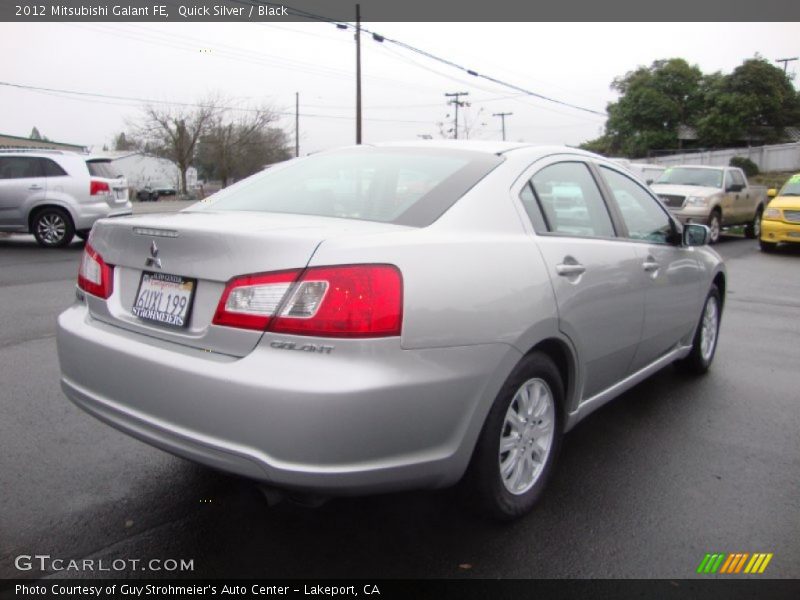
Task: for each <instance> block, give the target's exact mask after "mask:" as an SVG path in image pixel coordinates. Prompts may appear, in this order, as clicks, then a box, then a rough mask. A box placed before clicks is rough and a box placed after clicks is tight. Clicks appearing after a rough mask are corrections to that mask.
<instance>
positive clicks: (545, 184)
mask: <svg viewBox="0 0 800 600" xmlns="http://www.w3.org/2000/svg"><path fill="white" fill-rule="evenodd" d="M707 237H708V231H707V229H706V228H705V227H704V226H702V225H687V226H685V227H682V226H681V225H680V223H678V222H677V221H676V220H675V219H674V218H673V217H672V216H671V215H670V214H669V212H668V211H667V210H665V209H664V207H663V206H662V205H661V204H660V202H659V201H658V199H657V198H656V197H655V196H654V195H653V194H652V193H651V192H650V191H649V190H648V189H647V187H646V186H644V185H643V184H642V183H641V182H640V181H639V180H638V178H636V177H635V176H634V175H632V174H631V173H630V172H628V171H626V170H625V169H624V168H623V167H621V166H619V165H617V164H615V163H613V162H610V161H608V160H605V159H604V158H602V157H600V156H597V155H594V154H590V153H587V152H582V151H579V150H575V149H572V148H563V147H535V146H529V145H523V144H510V143H502V144H501V143H488V142H487V143H470V142H431V143H416V144H411V143H409V144H391V145H376V146H359V147H353V148H344V149H341V150H336V151H330V152H324V153H320V154H316V155H313V156H310V157H306V158H301V159H296V160H292V161H288V162H286V163H283V164H281V165H278V166H274V167H272V168H270V169H268V170H266V171H264V172H262V173H259V174H257V175H254V176H252V177H250V178H248V179H246V180H244V181H241V182H239V183H237V184H236V185H233V186H231V187H229V188H227V189H224V190H222V191H221V192H219V193H217V194H215V195H213V196H211V197H209V198H208V199H206V200H204V201H203V202H201V203H198V204H196V205H194V206H192V207H190V208H188V209H186V210H183V211H181V212H179V213H174V214H163V213H162V214H153V215H142V216H135V217H130V218H117V219H108V220H102V221H99V222H98V223H97V224H96V225H95V227H94V229H93V230H92V233H91V236H90V238H89V241H88V243H87V244H86V248H85V251H84V255H83V258H82V262H81V267H80V273H79V277H78V284H77V300H76V302H75V304H74V305H73V306H72V307H70V308H69V309H67V310H66V311H65V312H64V313H63V314H62V315H61V316H60V317H59V322H58V351H59V358H60V363H61V373H62V376H61V382H62V386H63V389H64V391H65V393H66V394H67V396H68V397H69V398H70V399H71V400H72V401H73V402H75V403H76V404H77V405H78V406H80V407H81V408H83V409H85V410H86V411H87V412H89V413H91V414H93V415H94V416H96V417H98V418H99V419H100V420H102V421H105V422H106V423H108V424H110V425H112V426H114V427H116V428H118V429H120V430H122V431H124V432H126V433H129V434H130V435H133V436H135V437H137V438H139V439H141V440H143V441H145V442H147V443H150V444H152V445H155V446H158V447H159V448H163V449H164V450H167V451H169V452H172V453H174V454H177V455H180V456H184V457H187V458H189V459H191V460H194V461H197V462H200V463H204V464H206V465H209V466H212V467H215V468H218V469H223V470H226V471H230V472H234V473H238V474H241V475H244V476H246V477H250V478H253V479H255V480H259V481H260V482H262V484H263V485H266V486H269V487H271V488H275V489H278V490H289V491H291V493H295V494H297V493H313V494H323V495H336V494H365V493H373V492H384V491H391V490H400V489H409V488H438V487H444V486H449V485H453V484H455V483H457V482H459V481H463V483H464V485H465V486H466V487H467V488H468V490H469V492H468V493H469V494H470V498H472V499H474V500H475V501H476V502H477V503H479V504H480V506H481V507H483V508H484V509H485V510H486V511H488V512H489V513H490V514H493V515H495V516H497V517H500V518H513V517H517V516H520V515H522V514H524V513H525V512H526V511H528V510H529V509H530V508H531V507H532V506H533V504H534V503H535V502H536V500H537V498H538V497H539V496H540V495H541V493H542V491H543V489H544V487H545V485H546V483H547V481H548V479H549V477H550V475H551V473H552V471H553V465H554V463H555V461H556V458H557V455H558V450H559V446H560V444H561V441H562V438H563V435H564V433H565V432H567V431H568V430H569V429H570V428H571V427H573V426H574V425H575V424H576V423H577V422H578V421H580V420H581V419H583V418H584V417H586V415H588V414H589V413H591V412H592V411H594V410H595V409H597V408H598V407H600V406H602V405H603V404H605V403H606V402H607V401H609V400H611V399H612V398H614V397H615V396H618V395H619V394H621V393H622V392H624V391H625V390H627V389H629V388H630V387H632V386H633V385H635V384H636V383H638V382H639V381H641V380H642V379H644V378H646V377H648V376H649V375H651V374H652V373H654V372H656V371H657V370H659V369H661V368H663V367H665V366H667V365H669V364H671V363H676V364H677V365H679V366H680V367H682V368H684V369H687V370H689V371H692V372H695V373H703V372H705V371H706V370H707V369H708V367H709V366H710V364H711V362H712V360H713V358H714V352H715V349H716V344H717V339H718V332H719V324H720V317H721V314H722V308H723V302H724V297H725V287H726V275H725V269H724V265H723V264H722V262H721V260H720V258H719V256H718V255H717V254H716V253H715V252H714V251H713V250H711V249H710V248H709V247H707V246H706V245H705V243H706V241H707Z"/></svg>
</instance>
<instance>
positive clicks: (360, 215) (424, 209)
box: [192, 147, 503, 227]
mask: <svg viewBox="0 0 800 600" xmlns="http://www.w3.org/2000/svg"><path fill="white" fill-rule="evenodd" d="M502 161H503V158H502V157H499V156H495V155H491V154H483V153H477V152H465V151H444V150H443V151H439V150H420V149H384V148H381V149H375V148H369V147H364V148H358V149H349V150H344V151H338V152H333V153H329V154H328V153H323V154H318V155H314V156H309V157H307V158H303V159H300V160H298V161H291V162H289V163H286V164H285V165H281V166H275V167H272V168H270V169H267V170H266V171H263V172H262V173H259V174H257V175H254V176H252V177H249V178H247V179H245V180H243V181H241V182H239V183H237V184H235V185H233V186H231V187H229V188H226V189H224V190H222V191H220V192H218V193H217V194H215V195H214V196H211V197H210V198H207V199H206V200H205V201H204V203H203V204H202V205H199V206H197V207H193V208H192V210H204V209H209V210H241V211H259V212H276V213H293V214H302V215H315V216H325V217H338V218H344V219H359V220H366V221H380V222H387V223H397V224H401V225H410V226H414V227H424V226H427V225H429V224H430V223H432V222H433V221H434V220H435V219H437V218H438V217H439V216H440V215H441V214H442V213H443V212H444V211H445V210H447V209H448V208H449V207H450V206H451V205H452V204H453V203H454V202H455V201H456V200H458V199H459V198H460V197H461V196H462V195H463V194H464V193H465V192H466V191H467V190H469V189H470V188H471V187H472V186H474V185H475V183H477V182H478V181H479V180H480V179H482V178H483V177H484V176H486V175H487V174H488V173H489V172H490V171H491V170H492V169H494V168H495V167H496V166H497V165H498V164H500V163H501V162H502Z"/></svg>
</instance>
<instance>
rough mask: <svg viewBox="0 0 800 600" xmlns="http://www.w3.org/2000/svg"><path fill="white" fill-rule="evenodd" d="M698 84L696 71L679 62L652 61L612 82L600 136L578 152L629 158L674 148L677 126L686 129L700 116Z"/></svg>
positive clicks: (671, 59)
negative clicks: (611, 96) (613, 96)
mask: <svg viewBox="0 0 800 600" xmlns="http://www.w3.org/2000/svg"><path fill="white" fill-rule="evenodd" d="M702 78H703V73H702V72H701V71H700V69H699V68H698V67H697V66H695V65H689V63H687V62H686V61H685V60H683V59H682V58H670V59H667V60H657V61H655V62H653V64H652V65H651V66H649V67H639V68H638V69H636V70H635V71H631V72H629V73H627V74H626V75H625V76H624V77H618V78H616V79H615V80H614V81H613V82H612V84H611V88H612V89H613V90H616V91H617V92H619V94H620V97H619V100H617V101H616V102H612V103H610V104H609V105H608V108H607V111H608V121H607V122H606V132H605V134H604V135H603V136H601V137H600V138H598V139H597V140H592V141H591V142H587V143H586V144H585V145H584V147H589V148H595V149H597V148H605V150H606V153H620V154H624V155H626V156H630V157H640V156H645V155H646V154H647V152H648V150H651V149H655V148H676V147H677V146H678V126H679V125H688V124H692V123H693V122H694V121H695V120H696V118H697V117H698V115H699V114H700V111H701V110H702V106H703V101H702V100H703V98H702V94H701V86H700V83H701V81H702Z"/></svg>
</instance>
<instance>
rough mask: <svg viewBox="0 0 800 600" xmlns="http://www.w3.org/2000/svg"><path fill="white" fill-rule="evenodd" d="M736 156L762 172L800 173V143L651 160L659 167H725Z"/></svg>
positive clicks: (694, 153)
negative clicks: (756, 166) (744, 159)
mask: <svg viewBox="0 0 800 600" xmlns="http://www.w3.org/2000/svg"><path fill="white" fill-rule="evenodd" d="M734 156H742V157H744V158H749V159H750V160H752V161H753V162H754V163H756V164H757V165H758V168H759V170H761V171H800V143H797V142H794V143H791V144H775V145H773V146H753V147H751V148H728V149H725V150H709V151H707V152H687V153H685V154H672V155H670V156H659V157H657V158H651V159H650V161H651V162H654V163H656V164H658V165H664V166H674V165H711V166H715V167H724V166H727V165H728V164H729V163H730V160H731V158H733V157H734Z"/></svg>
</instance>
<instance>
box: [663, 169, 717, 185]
mask: <svg viewBox="0 0 800 600" xmlns="http://www.w3.org/2000/svg"><path fill="white" fill-rule="evenodd" d="M656 183H674V184H676V185H699V186H703V187H715V188H721V187H722V170H721V169H720V170H717V169H693V168H691V167H672V168H671V169H667V170H666V171H664V172H663V173H662V174H661V177H659V178H658V181H657V182H656Z"/></svg>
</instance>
